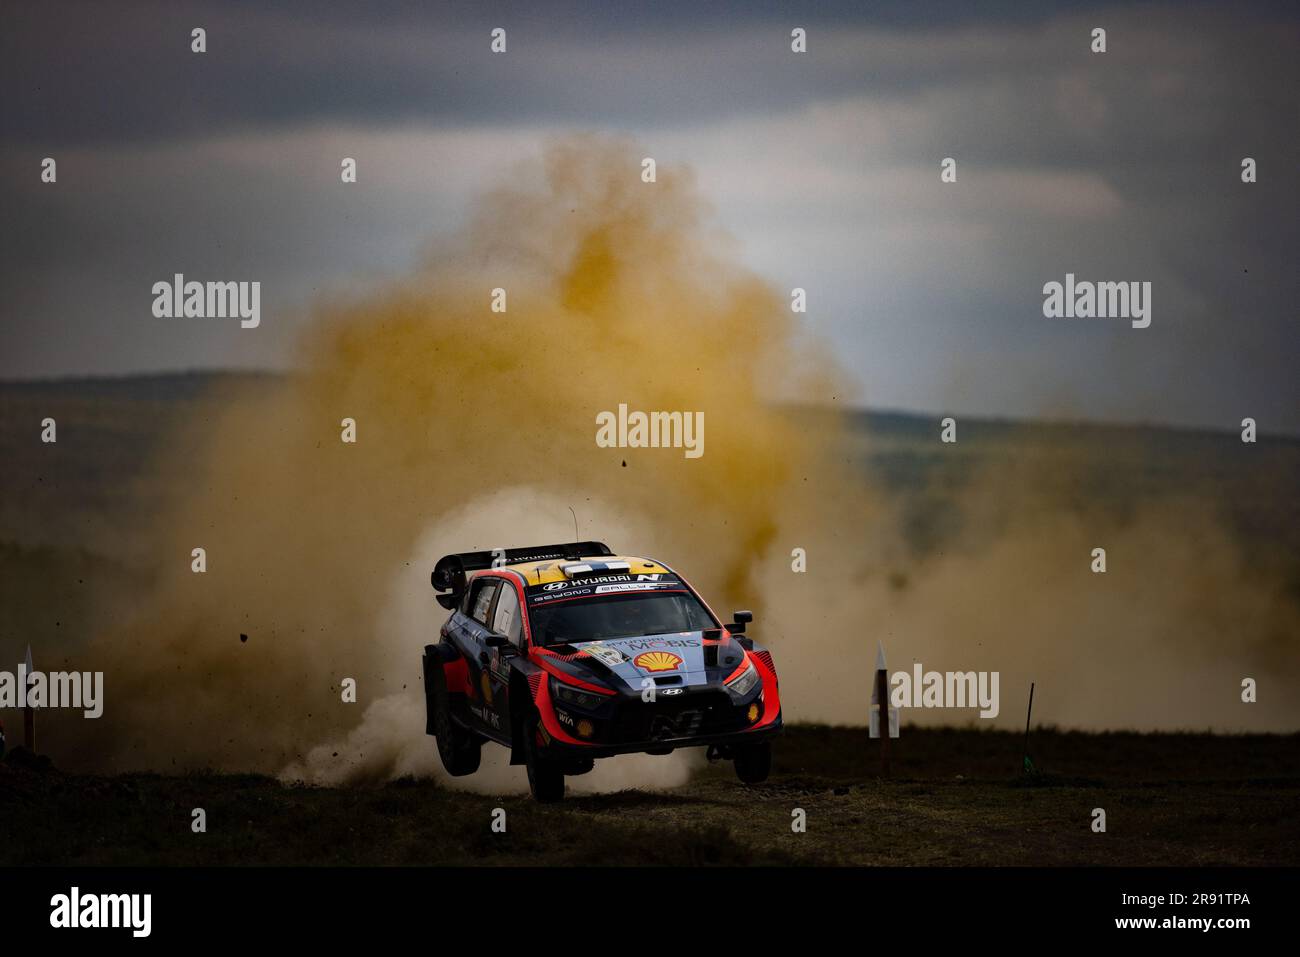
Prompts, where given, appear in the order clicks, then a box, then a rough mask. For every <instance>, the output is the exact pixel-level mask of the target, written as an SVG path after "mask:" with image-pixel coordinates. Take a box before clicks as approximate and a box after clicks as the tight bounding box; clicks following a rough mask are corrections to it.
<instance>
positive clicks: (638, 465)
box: [84, 138, 848, 786]
mask: <svg viewBox="0 0 1300 957" xmlns="http://www.w3.org/2000/svg"><path fill="white" fill-rule="evenodd" d="M727 249H728V241H727V240H726V238H725V237H723V236H721V235H720V234H717V233H715V232H714V231H712V230H711V229H710V228H709V227H708V225H707V222H706V211H705V209H704V207H703V204H702V203H701V201H700V199H699V198H698V196H697V195H696V193H695V190H694V187H693V184H692V182H691V179H690V177H689V175H688V174H687V173H684V172H676V171H672V170H663V169H661V170H660V173H659V177H658V182H656V183H652V184H651V183H644V182H642V181H641V178H640V164H639V154H638V153H637V152H636V151H634V150H633V149H631V147H630V146H628V145H627V144H625V143H621V142H616V141H609V140H605V139H596V138H579V139H576V140H568V141H565V142H560V143H557V144H555V145H554V146H553V147H552V148H550V149H549V150H548V152H547V153H546V154H545V157H544V159H543V161H542V162H540V163H537V162H534V163H524V164H522V165H521V166H520V167H519V168H518V170H517V171H516V174H515V176H514V177H513V178H512V180H511V182H510V183H509V184H507V185H505V186H503V187H501V188H500V189H499V190H497V191H495V192H493V193H491V194H490V195H488V196H486V197H485V198H484V199H483V200H482V201H481V203H480V204H479V206H478V210H477V213H476V215H475V217H474V219H473V221H472V222H470V223H469V224H468V225H467V226H466V228H465V229H464V230H463V232H462V233H461V234H460V235H459V236H458V237H456V239H455V240H454V241H453V242H451V243H449V244H447V245H445V246H442V247H439V248H435V249H432V250H431V251H430V255H429V258H428V263H427V266H426V267H425V268H424V269H422V270H420V271H419V272H418V273H417V274H415V275H412V276H410V277H409V278H408V279H407V280H405V281H404V282H402V283H400V284H398V285H396V286H394V287H393V288H391V289H389V290H387V291H385V292H384V293H383V294H382V295H379V296H375V297H371V298H368V299H366V300H365V301H358V302H352V303H345V304H337V303H336V304H332V305H330V306H328V307H326V308H323V309H322V310H321V313H320V315H319V317H318V319H317V321H316V322H315V323H314V324H313V326H312V327H311V329H310V331H309V332H308V333H307V335H306V336H305V338H304V341H303V343H302V362H301V371H300V373H298V374H297V375H296V376H295V377H294V378H293V379H292V381H291V382H290V383H289V384H288V385H286V386H285V387H284V388H283V389H282V390H281V391H280V392H278V393H276V394H273V395H267V394H259V395H257V396H250V397H247V398H240V397H238V396H235V397H229V398H227V399H225V400H224V401H223V402H222V406H221V409H220V411H219V413H217V414H215V416H214V415H213V414H211V413H206V414H205V416H204V417H203V418H202V420H201V421H195V422H192V423H188V424H187V427H188V428H189V429H190V430H192V431H191V434H193V431H196V430H202V432H203V433H204V434H206V435H207V436H208V440H207V442H206V447H205V448H204V449H203V451H202V453H201V455H200V456H199V457H198V459H197V461H193V462H191V469H190V471H191V474H193V475H194V483H193V487H192V488H191V489H189V490H188V494H187V495H185V496H184V499H183V501H182V503H181V505H180V506H179V507H178V508H177V509H175V510H167V511H166V512H165V513H164V514H162V515H159V516H158V517H157V521H156V522H155V523H154V525H153V527H152V528H151V529H150V532H149V534H150V535H151V536H152V539H151V541H152V545H151V547H152V549H153V551H154V553H155V554H158V555H166V556H184V557H185V559H184V561H180V562H176V563H174V564H173V565H172V566H171V568H172V571H171V572H170V573H168V574H166V575H164V576H163V577H162V578H161V579H160V581H159V582H158V585H157V588H156V589H155V591H154V593H153V594H152V595H150V596H148V597H147V598H146V599H145V600H144V601H143V602H141V603H139V604H137V605H136V607H135V609H134V611H135V613H134V614H133V616H132V618H131V620H130V621H129V623H127V624H126V625H124V626H123V627H121V628H118V629H115V630H114V631H113V632H112V633H109V634H107V635H105V636H104V638H103V640H102V641H101V642H99V651H100V653H101V654H102V655H103V657H104V659H106V660H105V663H104V665H103V668H104V670H105V672H106V674H107V676H108V678H107V680H108V683H109V686H110V687H111V688H112V691H111V692H110V693H111V695H112V698H111V701H110V703H109V706H108V713H107V715H106V717H105V719H104V720H103V722H102V724H101V725H100V726H99V727H97V728H93V729H91V731H92V734H93V733H94V732H99V733H98V734H94V735H93V738H92V737H87V738H86V739H85V742H84V743H85V747H84V751H85V756H86V759H87V760H90V761H96V762H97V763H105V764H108V765H111V766H115V767H122V766H127V767H137V766H167V767H171V766H181V767H189V766H213V767H218V768H248V769H257V770H265V771H280V770H282V769H285V768H286V767H287V766H289V765H293V768H291V769H290V771H292V770H294V769H301V770H303V772H304V773H307V774H308V775H309V776H311V777H314V778H316V779H321V780H326V779H328V780H339V779H349V780H352V779H362V778H368V777H383V776H387V775H391V774H400V773H404V772H408V771H416V770H432V769H433V768H432V766H433V765H436V764H437V759H436V757H432V755H433V753H434V752H433V750H432V741H431V740H430V739H427V738H425V737H424V735H423V724H422V720H421V719H420V718H419V714H418V711H419V708H418V705H419V701H420V695H421V693H422V692H421V689H420V686H419V682H420V680H421V675H420V668H419V659H420V649H421V647H422V646H423V645H424V644H425V643H427V642H431V641H435V640H436V638H437V628H438V626H439V625H440V623H441V622H442V621H443V620H444V619H445V617H446V613H445V612H443V611H442V610H441V609H440V608H439V607H438V606H437V605H436V604H435V602H434V596H433V593H432V591H431V589H430V588H429V584H428V572H429V569H430V567H431V565H432V563H433V562H434V560H435V559H436V558H437V557H438V556H439V555H441V554H444V553H446V552H449V551H458V550H466V549H476V548H490V547H495V546H500V545H520V544H528V543H537V542H541V541H556V540H567V539H568V538H569V537H570V536H571V535H572V534H573V524H572V523H573V516H572V514H571V513H570V511H569V509H570V507H572V509H573V510H574V512H575V513H576V515H577V517H578V520H579V522H580V525H581V528H580V533H581V534H582V535H584V536H589V537H593V538H599V539H602V540H606V541H608V542H609V543H610V544H611V545H612V546H613V547H615V548H621V549H626V550H628V551H632V552H640V553H646V554H651V555H655V556H662V557H663V558H664V559H665V560H667V561H670V562H680V563H681V564H682V565H683V567H684V570H685V571H686V572H687V574H688V575H690V576H691V577H692V578H693V579H694V580H695V581H696V583H697V584H698V585H699V586H701V587H702V588H703V589H704V590H705V593H706V594H709V595H712V596H715V597H716V596H723V597H727V598H731V597H733V596H752V595H753V594H754V590H755V584H756V582H755V579H754V573H755V564H754V561H755V557H756V556H759V555H762V554H764V553H765V552H767V551H768V550H769V549H771V548H773V547H781V543H780V542H779V541H778V540H777V534H778V523H779V522H781V521H782V520H784V517H788V516H790V515H792V514H795V513H797V511H798V501H797V499H798V498H799V490H800V489H802V488H811V487H812V485H813V484H815V485H817V487H818V488H819V490H820V491H822V492H825V491H827V490H828V483H827V479H826V477H825V475H821V476H815V475H813V473H814V472H815V471H817V468H818V467H817V458H818V455H819V451H818V450H819V448H821V449H825V448H830V447H831V446H832V443H830V442H829V441H828V440H827V439H825V438H822V439H819V438H818V437H817V436H816V435H815V434H814V433H812V432H810V431H809V430H807V429H804V428H798V427H796V426H794V425H793V424H791V423H789V422H787V421H786V420H784V419H783V418H782V417H781V416H779V415H777V414H774V413H773V412H772V411H771V410H770V408H769V403H768V399H769V398H770V396H771V395H773V394H774V393H776V392H781V393H783V394H786V395H795V396H800V397H802V398H804V399H807V400H811V401H821V400H824V399H826V398H828V397H829V395H831V394H837V395H839V396H841V397H842V396H843V395H844V388H843V386H842V385H836V384H835V377H834V376H832V375H830V374H828V371H827V369H828V366H827V364H826V363H825V362H824V361H823V360H822V358H821V357H820V356H818V355H817V352H816V349H815V348H814V347H812V346H807V347H805V346H804V345H803V344H802V342H803V338H802V336H801V333H800V329H799V326H798V324H797V322H796V318H795V317H794V316H793V315H792V314H791V312H790V309H789V307H788V303H787V302H786V301H785V300H784V297H783V296H782V294H781V293H779V292H778V291H777V290H776V289H774V288H773V287H772V286H770V285H769V284H767V283H765V282H763V281H761V280H760V279H759V278H758V277H756V276H754V275H753V274H751V273H749V272H748V271H746V270H745V269H743V268H741V267H739V266H737V265H736V264H735V263H734V262H733V261H732V259H731V258H729V256H728V255H726V251H727ZM498 288H499V289H503V290H504V291H505V294H506V296H507V299H506V311H504V312H500V313H497V312H493V311H492V310H491V309H490V303H491V301H492V290H494V289H498ZM620 403H626V404H627V406H628V407H629V408H630V409H639V410H646V411H650V410H666V411H684V412H699V413H702V414H703V416H704V427H705V433H704V437H705V446H704V448H705V454H704V455H703V456H702V457H700V458H696V459H688V458H686V457H685V456H684V455H683V454H682V451H681V450H680V449H657V448H651V449H637V448H627V449H617V448H616V449H610V448H599V447H598V446H597V445H596V443H595V433H596V416H597V414H598V413H600V412H602V411H604V410H615V409H617V408H618V406H619V404H620ZM345 418H350V419H353V420H355V422H356V430H357V441H356V442H355V444H345V443H344V442H342V441H341V440H340V426H341V422H342V420H343V419H345ZM810 477H811V478H815V482H810ZM845 487H846V488H847V487H848V486H847V484H846V486H845ZM504 490H511V491H509V492H508V493H507V492H506V491H504ZM494 493H501V494H494ZM846 494H847V493H846ZM196 546H201V547H203V548H205V549H206V551H207V562H208V570H207V572H206V574H201V575H200V574H193V573H191V571H190V568H189V562H188V556H189V555H190V552H191V549H193V548H194V547H196ZM724 611H725V610H724ZM241 635H246V636H247V640H246V641H245V640H241ZM345 678H353V679H355V681H356V684H357V689H358V701H357V703H356V704H349V703H343V702H342V701H341V693H340V683H341V682H342V680H343V679H345ZM363 716H364V717H363ZM335 742H338V746H337V747H336V746H335ZM322 745H324V746H327V750H324V751H322V750H321V748H320V747H318V746H322ZM313 748H315V749H316V750H313ZM340 749H341V750H340ZM363 751H364V754H363V753H362V752H363ZM322 755H324V757H322ZM326 757H327V758H328V759H329V760H328V761H326V760H325V758H326ZM331 762H332V763H331ZM680 763H681V762H674V761H660V762H656V763H655V765H654V767H655V768H656V770H655V772H654V775H655V777H654V778H652V779H646V778H645V777H643V779H642V783H644V784H654V783H655V782H656V781H657V780H658V778H659V777H660V776H663V775H668V777H669V779H671V780H676V779H677V778H678V777H679V776H680V772H679V771H678V770H676V768H677V766H678V765H679V764H680ZM623 764H631V765H636V764H637V762H635V761H631V762H623ZM338 769H344V770H338ZM602 773H605V772H602ZM578 785H579V782H578V781H577V780H575V786H578Z"/></svg>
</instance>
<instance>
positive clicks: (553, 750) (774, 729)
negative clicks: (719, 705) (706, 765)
mask: <svg viewBox="0 0 1300 957" xmlns="http://www.w3.org/2000/svg"><path fill="white" fill-rule="evenodd" d="M782 727H783V724H782V719H781V714H780V712H779V711H778V712H777V715H776V717H775V719H773V720H772V721H769V722H767V723H766V724H763V725H761V726H758V727H746V728H738V729H736V730H731V731H716V732H712V733H704V732H697V733H694V734H684V735H676V736H663V737H657V738H647V739H641V740H617V739H607V740H602V741H594V742H591V743H587V742H582V743H573V744H571V743H568V742H565V741H560V740H557V739H555V738H552V737H550V736H549V735H547V737H548V738H549V740H548V741H546V742H545V743H544V744H542V745H541V750H542V751H543V753H546V754H549V755H551V756H554V757H565V758H608V757H613V756H614V755H616V754H642V753H645V752H647V751H666V750H676V749H677V748H700V747H708V746H709V745H717V746H719V747H725V746H728V745H731V746H734V745H739V744H749V743H753V742H758V741H768V740H771V739H772V738H774V737H776V736H777V735H778V734H780V733H781V729H782Z"/></svg>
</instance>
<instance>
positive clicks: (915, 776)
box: [0, 728, 1300, 866]
mask: <svg viewBox="0 0 1300 957" xmlns="http://www.w3.org/2000/svg"><path fill="white" fill-rule="evenodd" d="M1298 744H1300V736H1296V735H1290V736H1264V735H1260V736H1249V737H1244V736H1243V737H1226V736H1210V735H1136V734H1134V735H1089V734H1076V733H1068V734H1058V733H1051V732H1038V733H1036V735H1035V739H1034V747H1033V750H1034V756H1035V760H1036V761H1037V764H1038V766H1039V767H1040V768H1041V769H1042V773H1041V774H1040V775H1039V776H1037V777H1035V778H1025V777H1023V776H1019V775H1017V774H1015V773H1014V772H1015V769H1016V767H1017V766H1018V764H1019V760H1020V754H1019V748H1020V739H1019V736H1018V735H1013V734H1002V733H989V732H979V731H967V730H961V731H942V730H940V731H922V730H915V729H904V737H903V738H902V739H900V740H899V741H898V742H896V748H895V766H894V774H893V776H892V777H891V778H890V779H889V780H882V779H880V778H879V776H878V773H877V772H878V766H877V765H876V763H875V760H874V757H875V755H876V754H877V751H876V742H872V741H869V740H868V739H867V738H866V735H865V732H862V731H859V730H849V729H828V728H794V729H791V730H790V731H789V732H788V733H787V735H786V736H785V737H784V738H783V739H782V740H781V742H780V747H779V749H778V751H777V761H776V767H775V769H774V773H773V776H772V778H771V780H770V781H769V783H767V784H766V785H763V786H760V787H755V788H745V787H743V786H742V785H740V784H739V783H737V782H736V781H735V779H734V777H733V776H732V774H731V772H730V768H729V767H728V766H725V765H723V766H718V767H713V768H709V769H708V770H706V771H704V772H702V773H701V774H699V775H698V776H697V777H696V778H695V779H694V780H693V781H692V782H691V783H690V784H688V785H686V786H685V787H682V788H678V789H676V790H673V791H670V792H666V793H646V792H637V791H628V792H622V793H618V794H607V795H595V796H582V797H573V798H571V799H569V800H567V801H566V802H565V803H564V804H562V805H559V806H552V807H539V806H537V805H534V804H533V803H532V802H531V801H530V800H529V799H528V798H527V797H525V796H522V795H509V796H503V797H494V796H490V795H477V794H469V793H464V792H456V791H448V790H444V789H443V788H440V787H439V786H437V785H436V784H435V783H433V782H430V781H410V780H405V781H397V782H392V783H390V784H388V785H385V786H382V787H369V788H353V789H327V788H302V787H285V786H282V785H281V784H279V783H277V782H275V781H273V780H271V779H268V778H264V777H256V776H241V775H215V774H196V775H186V776H166V777H164V776H157V775H121V776H117V777H107V778H101V777H83V776H77V775H68V774H64V773H62V772H59V771H57V770H48V771H44V772H41V771H37V770H30V769H26V768H18V767H14V766H13V764H12V763H11V764H10V766H8V767H4V768H2V769H0V818H3V824H4V826H3V833H4V834H5V835H6V838H5V841H4V842H3V844H0V864H91V865H95V864H335V865H337V864H345V865H346V864H439V865H472V864H504V865H511V864H532V865H547V866H554V865H560V864H661V865H697V864H858V865H873V864H900V865H916V864H938V865H974V864H1048V865H1052V864H1100V865H1108V864H1136V865H1154V864H1165V865H1190V864H1211V865H1214V864H1239V865H1246V864H1290V865H1294V864H1296V863H1297V862H1300V828H1297V827H1296V825H1295V822H1296V820H1297V816H1298V815H1300V768H1298V767H1297V761H1296V758H1297V755H1298V754H1300V748H1298V747H1297V745H1298ZM430 746H432V742H431V743H430ZM958 775H960V777H958ZM195 807H202V808H204V809H205V810H206V812H207V821H208V829H207V833H206V834H194V833H192V832H191V830H190V821H191V811H192V809H193V808H195ZM498 807H500V808H504V809H505V811H506V822H507V829H506V833H504V834H499V833H494V832H493V831H492V829H491V821H492V812H493V809H494V808H498ZM1097 807H1101V808H1104V809H1105V811H1106V814H1107V830H1106V833H1104V834H1098V833H1094V832H1093V831H1092V829H1091V827H1090V825H1091V821H1092V812H1093V809H1094V808H1097ZM795 808H802V809H803V810H804V811H805V812H806V816H807V831H806V833H794V832H793V831H792V830H791V822H792V820H793V818H792V812H793V811H794V809H795Z"/></svg>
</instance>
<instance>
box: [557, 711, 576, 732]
mask: <svg viewBox="0 0 1300 957" xmlns="http://www.w3.org/2000/svg"><path fill="white" fill-rule="evenodd" d="M555 716H556V717H557V718H559V719H560V724H567V725H568V726H569V727H570V728H572V727H573V715H571V714H569V712H567V711H561V710H560V709H559V708H556V709H555Z"/></svg>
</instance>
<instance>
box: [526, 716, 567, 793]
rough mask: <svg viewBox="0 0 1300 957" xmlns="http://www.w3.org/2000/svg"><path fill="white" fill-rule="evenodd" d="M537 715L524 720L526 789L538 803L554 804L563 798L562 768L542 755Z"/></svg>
mask: <svg viewBox="0 0 1300 957" xmlns="http://www.w3.org/2000/svg"><path fill="white" fill-rule="evenodd" d="M537 726H538V720H537V715H536V714H534V715H533V716H532V717H531V718H529V719H528V720H527V721H526V722H524V764H525V765H526V766H527V768H528V789H529V790H530V791H532V792H533V800H535V801H537V803H539V804H554V803H555V802H556V801H560V800H563V798H564V770H563V769H562V767H561V766H560V764H558V763H557V762H555V761H552V760H549V759H547V758H545V757H543V756H542V755H541V754H540V753H539V748H538V744H537Z"/></svg>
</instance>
